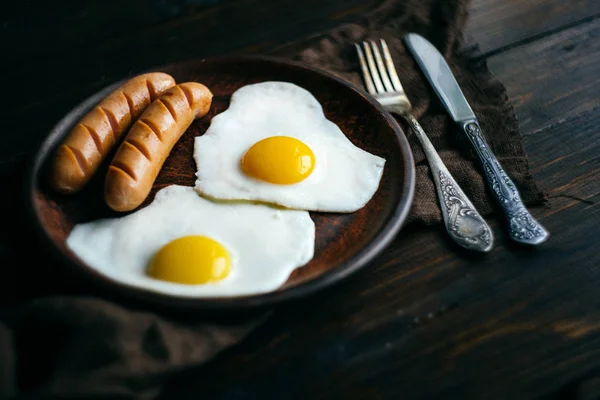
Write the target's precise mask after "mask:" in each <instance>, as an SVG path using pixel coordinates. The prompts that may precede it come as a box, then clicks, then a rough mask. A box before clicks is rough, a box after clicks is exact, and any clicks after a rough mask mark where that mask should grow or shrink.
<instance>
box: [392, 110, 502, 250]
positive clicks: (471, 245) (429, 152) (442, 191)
mask: <svg viewBox="0 0 600 400" xmlns="http://www.w3.org/2000/svg"><path fill="white" fill-rule="evenodd" d="M399 114H400V116H401V117H402V118H404V119H405V120H406V122H408V124H409V125H410V127H411V129H412V130H413V131H414V133H415V134H416V135H417V138H418V139H419V142H421V147H422V148H423V151H424V152H425V156H426V157H427V160H428V161H429V167H430V169H431V174H432V175H433V182H434V183H435V187H436V190H437V194H438V200H439V202H440V208H441V210H442V217H443V219H444V225H445V226H446V230H447V231H448V234H449V235H450V237H451V238H452V239H453V240H454V241H455V242H456V243H457V244H459V245H460V246H462V247H465V248H467V249H469V250H476V251H490V250H491V249H492V246H493V244H494V236H493V235H492V230H491V229H490V227H489V226H488V224H487V223H486V222H485V220H484V219H483V218H482V217H481V215H480V214H479V213H478V212H477V210H476V209H475V206H474V205H473V203H471V201H470V200H469V198H468V197H467V195H466V194H465V193H464V192H463V191H462V189H461V188H460V186H458V183H456V181H455V180H454V178H453V177H452V175H451V174H450V171H448V168H446V165H444V162H443V161H442V159H441V158H440V156H439V155H438V153H437V151H436V150H435V147H433V144H432V143H431V141H430V140H429V138H428V137H427V135H426V134H425V131H424V130H423V128H422V127H421V124H419V122H418V121H417V119H416V118H415V117H414V116H413V115H412V114H410V113H407V112H399Z"/></svg>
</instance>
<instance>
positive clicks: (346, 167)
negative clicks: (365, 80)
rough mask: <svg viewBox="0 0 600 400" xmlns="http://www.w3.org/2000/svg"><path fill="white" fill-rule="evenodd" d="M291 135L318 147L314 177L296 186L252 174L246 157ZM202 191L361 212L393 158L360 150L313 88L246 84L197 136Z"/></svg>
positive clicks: (221, 196)
mask: <svg viewBox="0 0 600 400" xmlns="http://www.w3.org/2000/svg"><path fill="white" fill-rule="evenodd" d="M271 136H290V137H293V138H296V139H298V140H300V141H302V142H303V143H305V144H306V145H307V146H308V147H310V148H311V150H312V151H313V153H314V155H315V159H316V164H315V168H314V170H313V172H312V174H311V175H309V176H308V177H307V178H306V179H304V180H303V181H301V182H299V183H296V184H290V185H277V184H272V183H268V182H264V181H261V180H258V179H255V178H253V177H250V176H248V175H246V174H244V173H243V172H242V170H241V168H240V159H241V158H242V156H243V155H244V154H245V152H246V151H247V150H248V149H249V148H250V147H251V146H252V145H254V144H255V143H256V142H258V141H260V140H262V139H265V138H267V137H271ZM194 159H195V160H196V165H197V168H198V172H197V173H196V176H197V180H196V186H195V188H196V190H197V191H198V192H199V193H201V194H204V195H206V196H210V197H213V198H218V199H228V200H232V199H241V200H258V201H264V202H269V203H275V204H279V205H282V206H285V207H290V208H295V209H301V210H311V211H328V212H353V211H356V210H358V209H360V208H362V207H363V206H364V205H365V204H366V203H367V202H368V201H369V200H370V199H371V197H372V196H373V195H374V194H375V192H376V190H377V188H378V186H379V182H380V180H381V176H382V174H383V169H384V165H385V159H383V158H381V157H378V156H376V155H373V154H370V153H368V152H366V151H364V150H362V149H360V148H358V147H356V146H355V145H354V144H352V142H350V140H348V138H347V137H346V136H345V135H344V133H343V132H342V131H341V130H340V128H339V127H338V126H337V125H335V124H334V123H333V122H331V121H329V120H328V119H327V118H326V117H325V115H324V114H323V108H322V107H321V104H320V103H319V102H318V101H317V99H315V97H314V96H313V95H312V94H311V93H310V92H308V91H307V90H305V89H303V88H301V87H299V86H297V85H294V84H292V83H287V82H262V83H257V84H252V85H248V86H244V87H242V88H240V89H238V90H237V91H236V92H235V93H234V94H233V95H232V98H231V103H230V106H229V108H228V109H227V110H226V111H224V112H222V113H221V114H219V115H217V116H215V117H214V118H213V119H212V121H211V124H210V127H209V129H208V130H207V131H206V133H205V134H204V135H203V136H199V137H197V138H196V139H195V144H194Z"/></svg>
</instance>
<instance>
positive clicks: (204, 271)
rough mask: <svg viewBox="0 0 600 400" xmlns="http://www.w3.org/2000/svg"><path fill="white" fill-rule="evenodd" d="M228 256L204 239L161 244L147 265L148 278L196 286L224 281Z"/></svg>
mask: <svg viewBox="0 0 600 400" xmlns="http://www.w3.org/2000/svg"><path fill="white" fill-rule="evenodd" d="M230 270H231V256H230V255H229V252H228V251H227V249H225V247H223V246H222V245H221V244H220V243H219V242H216V241H214V240H213V239H211V238H208V237H206V236H184V237H181V238H179V239H175V240H173V241H171V242H169V243H167V244H166V245H164V246H163V247H162V248H161V249H160V250H158V252H157V253H156V255H155V256H154V258H153V259H152V260H151V261H150V264H149V266H148V275H150V276H151V277H153V278H156V279H160V280H163V281H169V282H175V283H185V284H189V285H197V284H201V283H209V282H216V281H220V280H222V279H224V278H225V277H226V276H227V275H228V274H229V271H230Z"/></svg>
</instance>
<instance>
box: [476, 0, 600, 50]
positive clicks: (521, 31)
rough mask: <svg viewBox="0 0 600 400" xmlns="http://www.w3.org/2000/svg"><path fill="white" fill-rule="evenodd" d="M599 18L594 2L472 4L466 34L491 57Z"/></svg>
mask: <svg viewBox="0 0 600 400" xmlns="http://www.w3.org/2000/svg"><path fill="white" fill-rule="evenodd" d="M599 16H600V2H598V1H595V0H570V1H563V0H526V1H523V0H507V1H494V0H473V3H472V5H471V10H470V18H469V23H468V24H467V28H466V34H467V35H472V36H476V38H477V43H478V44H479V48H480V50H481V52H482V53H483V54H490V53H496V52H499V51H502V50H504V49H506V48H508V47H511V46H516V45H518V44H519V43H523V42H527V41H532V40H535V39H536V38H538V37H543V36H544V35H547V34H548V33H551V32H554V31H560V30H563V29H565V28H568V27H570V26H574V25H577V24H579V23H581V22H583V21H589V20H591V19H594V18H597V17H599Z"/></svg>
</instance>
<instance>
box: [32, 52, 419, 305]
mask: <svg viewBox="0 0 600 400" xmlns="http://www.w3.org/2000/svg"><path fill="white" fill-rule="evenodd" d="M207 61H209V62H226V63H235V62H248V61H259V62H261V61H262V62H270V63H274V64H284V65H286V66H291V67H294V68H300V69H304V70H309V71H311V72H313V73H316V74H319V75H323V76H325V77H327V78H328V79H332V80H334V81H337V82H338V83H340V84H342V85H345V86H347V87H348V88H349V89H351V90H352V91H354V92H355V93H356V94H357V95H360V96H361V97H363V98H365V99H366V101H367V102H368V103H370V105H371V106H372V107H374V108H375V109H376V110H377V111H379V113H380V114H382V116H383V117H384V119H385V120H386V121H387V122H388V124H389V125H390V126H391V127H392V130H393V132H394V133H395V137H396V140H397V141H398V145H399V148H400V152H401V154H402V157H403V160H402V162H403V164H404V181H403V185H402V186H403V187H402V190H401V195H400V198H399V201H398V202H397V203H396V204H395V208H394V210H393V212H392V213H391V215H390V217H389V219H388V220H387V221H386V222H385V224H384V226H383V227H382V229H380V230H379V231H378V232H377V233H376V234H375V236H374V237H373V238H372V239H371V240H370V241H369V243H367V245H366V246H363V247H362V248H361V249H360V250H359V251H358V252H356V253H355V254H354V255H352V257H351V258H350V259H348V260H346V261H344V262H342V263H339V264H337V265H336V267H335V268H332V269H330V270H328V271H326V272H324V273H322V274H321V275H319V276H318V277H316V278H314V279H311V280H308V281H306V282H302V283H300V284H298V285H295V286H292V287H290V288H286V289H283V290H275V291H271V292H266V293H259V294H252V295H242V296H232V297H197V298H193V297H178V296H172V295H167V294H161V293H157V292H154V291H151V290H147V289H143V288H138V287H133V286H129V285H127V284H126V283H123V282H119V281H116V280H113V279H111V278H108V277H106V276H104V275H102V274H101V273H99V272H98V271H96V270H95V269H94V268H92V267H90V266H87V265H84V264H83V263H77V262H75V261H74V260H72V259H71V258H69V257H67V256H66V255H65V254H64V252H63V251H62V250H61V249H59V247H58V246H57V245H56V243H55V241H54V239H53V238H52V237H51V236H50V235H49V233H48V231H47V230H46V229H45V228H44V225H43V224H42V222H41V218H40V216H39V214H38V213H37V210H36V206H35V198H34V197H35V194H36V190H37V188H38V187H39V185H38V184H37V183H38V175H39V172H40V169H41V166H42V164H43V161H44V159H45V157H44V154H46V153H47V152H48V150H49V149H47V148H51V147H53V144H52V143H53V140H52V138H53V137H54V136H56V135H57V134H58V132H59V131H60V126H61V125H62V124H64V123H65V120H66V119H67V118H68V116H69V115H70V114H72V113H73V112H74V111H76V110H78V109H82V108H85V109H87V108H90V107H92V106H93V104H96V103H97V101H98V100H97V98H98V97H99V96H102V95H103V94H105V93H107V92H110V91H112V90H114V89H115V88H116V87H118V86H119V85H120V84H122V83H123V82H124V81H126V80H127V79H129V78H131V77H132V76H135V75H138V74H143V73H147V72H155V71H160V70H161V69H162V68H165V67H167V66H172V65H176V64H187V63H189V64H191V63H195V62H207ZM415 175H416V173H415V164H414V156H413V154H412V150H411V147H410V144H409V142H408V139H407V137H406V134H405V133H404V130H403V129H402V127H401V126H400V124H399V123H398V121H397V120H396V119H395V118H394V117H393V116H392V115H391V114H390V113H389V112H388V111H386V110H385V109H384V108H383V106H382V105H381V104H380V103H379V102H378V101H377V100H375V99H374V98H373V97H372V96H371V95H369V94H368V93H367V92H366V91H365V90H363V89H362V88H361V87H359V86H358V85H356V84H354V83H352V82H350V81H347V80H345V79H343V78H341V77H339V76H337V75H335V74H334V73H332V72H329V71H326V70H324V69H321V68H319V67H315V66H313V65H310V64H306V63H303V62H300V61H296V60H291V59H287V58H283V57H276V56H260V55H225V56H215V57H196V58H191V59H184V60H180V61H174V62H171V63H168V64H162V65H158V66H155V67H152V68H147V69H144V70H142V71H140V72H138V73H133V74H131V76H129V77H125V78H123V79H120V80H118V81H116V82H114V83H111V84H108V85H106V86H104V87H102V88H100V89H99V90H97V91H96V92H94V93H92V94H91V95H89V96H88V97H86V98H85V99H84V100H82V101H80V102H79V103H77V104H76V105H75V106H73V107H72V108H70V109H69V110H67V111H66V112H65V113H64V114H63V116H62V117H61V118H60V119H59V120H58V121H57V122H56V123H55V124H54V125H53V126H52V127H51V128H50V129H49V131H48V134H47V135H46V136H45V137H44V139H43V140H42V141H41V143H40V144H39V145H38V146H37V148H36V150H35V151H34V152H33V153H32V161H30V162H29V165H28V166H27V173H26V181H25V185H24V186H25V188H24V190H23V194H24V197H25V205H26V209H27V214H28V217H29V219H30V220H31V221H30V222H31V223H32V225H33V227H34V230H35V232H36V235H37V237H38V239H39V240H40V242H41V243H42V245H43V246H44V247H45V248H46V249H47V250H49V252H50V253H51V254H52V256H53V257H54V258H55V260H56V261H57V262H59V263H60V264H62V265H64V266H66V267H68V268H69V270H70V271H72V272H74V273H76V274H77V275H79V276H82V277H83V278H87V279H88V280H90V279H91V280H92V281H91V285H93V286H95V285H98V286H100V287H101V288H104V289H106V290H107V291H108V292H111V295H124V296H125V297H130V298H134V299H136V300H141V301H142V302H144V303H151V304H153V305H158V306H161V307H163V306H167V307H174V308H178V309H180V310H206V311H214V310H243V309H251V308H258V307H264V306H273V305H276V304H282V303H287V302H290V301H294V300H298V299H301V298H304V297H307V296H310V295H313V294H315V293H317V292H320V291H321V290H323V289H325V288H328V287H332V286H334V285H335V284H337V283H340V282H342V281H344V280H345V279H346V278H347V277H349V276H350V275H352V274H354V273H355V272H357V271H359V270H360V269H362V268H364V267H366V266H367V265H368V264H369V262H371V261H372V260H373V259H375V258H376V257H377V256H378V255H379V254H380V253H381V252H382V251H383V250H384V249H385V248H387V247H388V245H389V244H390V243H391V242H392V241H393V239H394V238H395V237H396V235H397V233H398V232H399V231H400V229H401V228H402V226H403V225H404V223H405V222H406V217H407V216H408V212H409V211H410V208H411V207H412V203H413V199H414V192H415V179H416V177H415Z"/></svg>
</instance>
